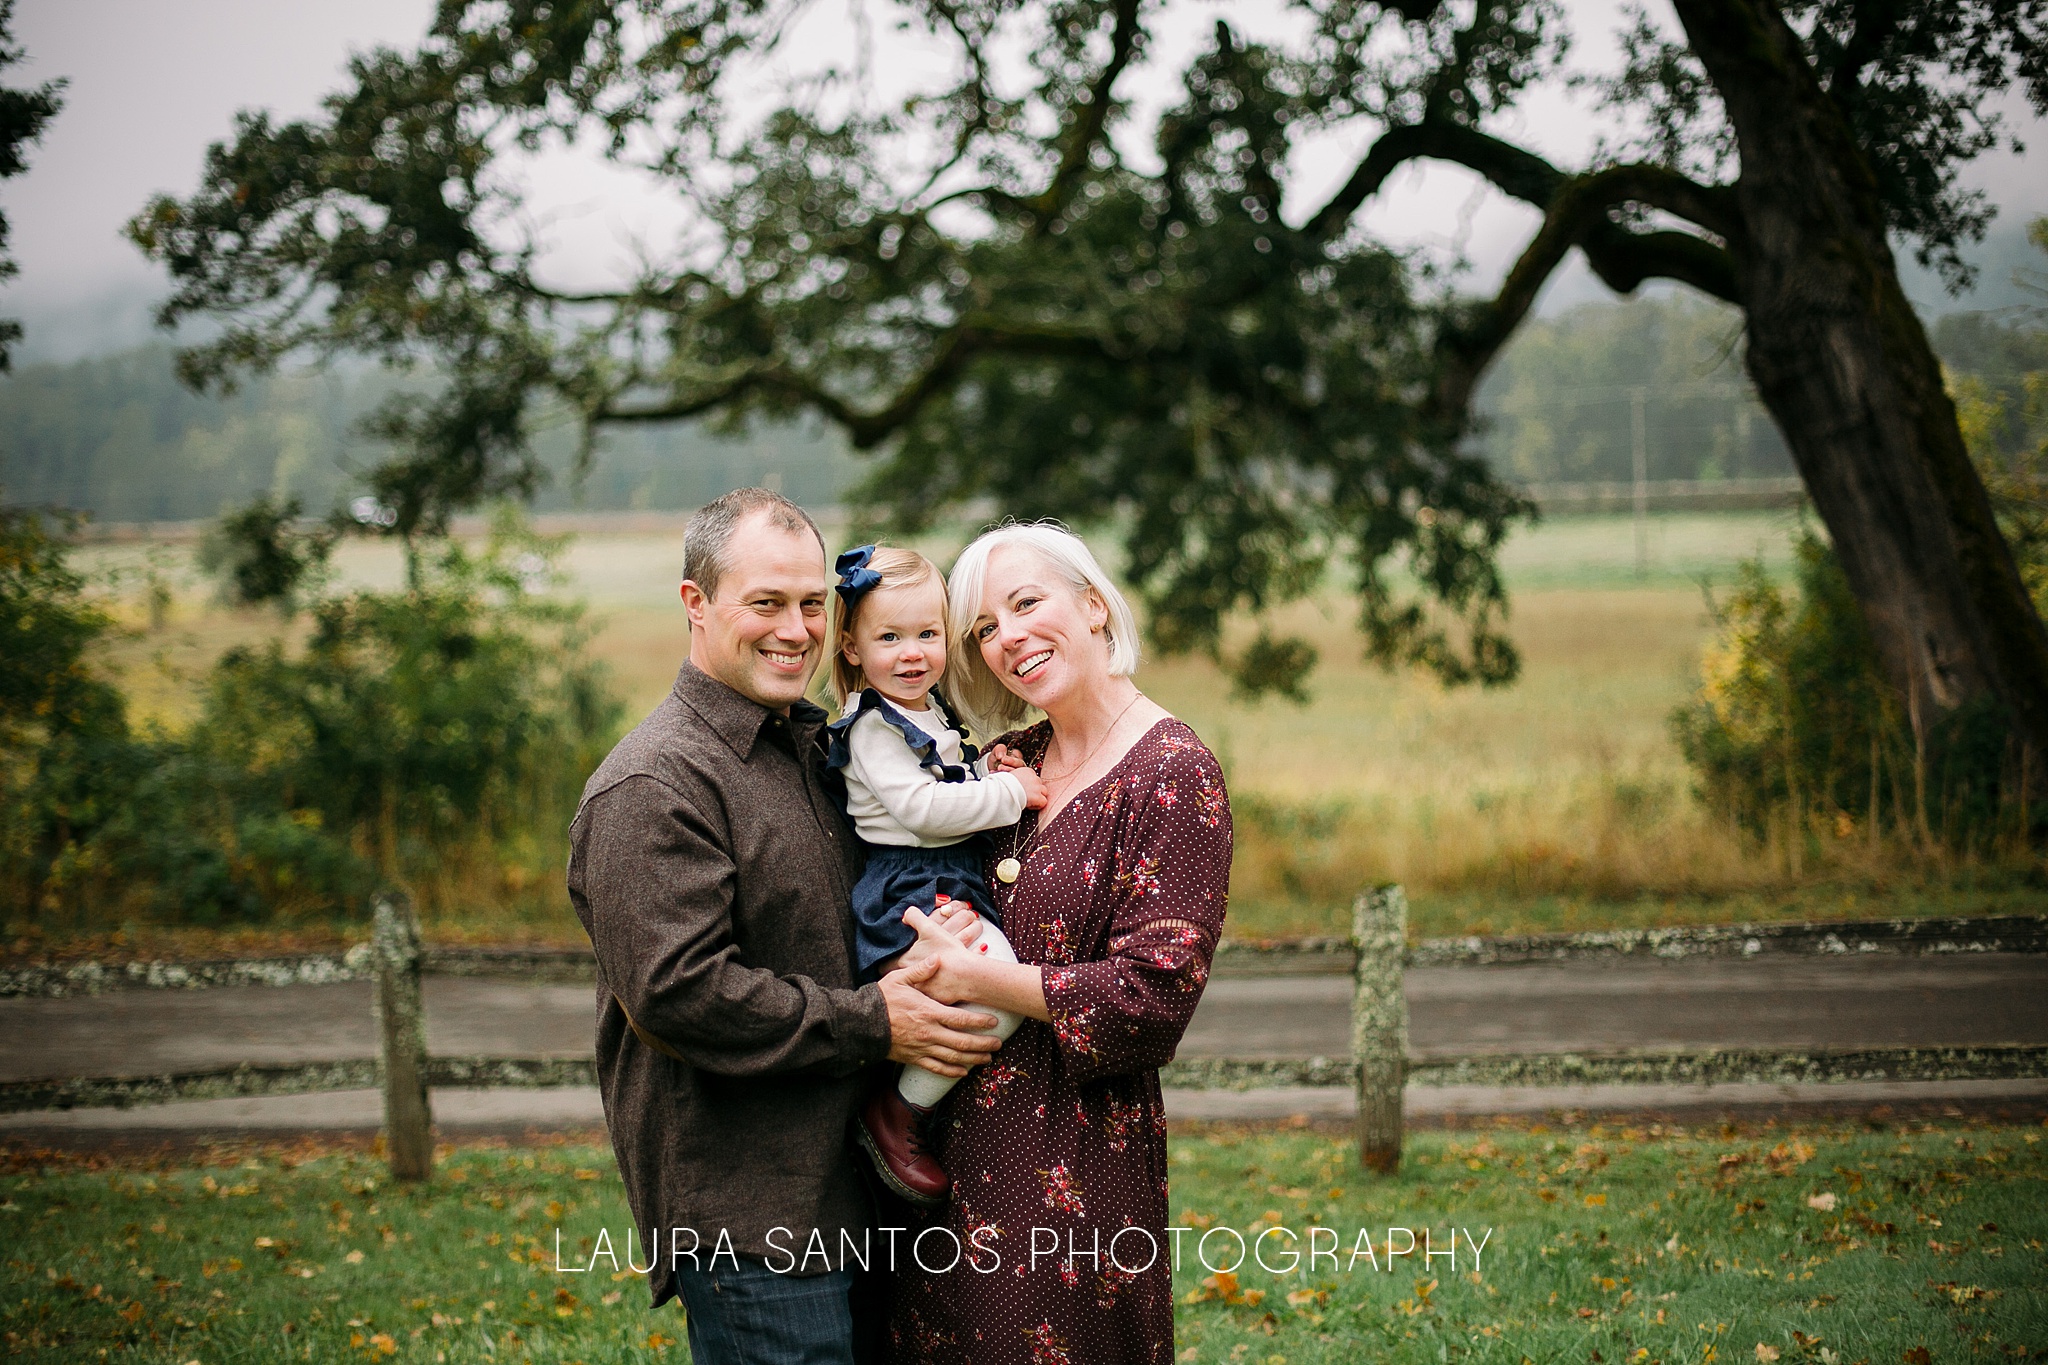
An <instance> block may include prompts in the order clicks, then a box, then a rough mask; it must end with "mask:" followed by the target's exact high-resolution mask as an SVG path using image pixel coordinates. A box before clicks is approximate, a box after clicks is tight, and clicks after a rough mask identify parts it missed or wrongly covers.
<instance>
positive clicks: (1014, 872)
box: [996, 858, 1024, 883]
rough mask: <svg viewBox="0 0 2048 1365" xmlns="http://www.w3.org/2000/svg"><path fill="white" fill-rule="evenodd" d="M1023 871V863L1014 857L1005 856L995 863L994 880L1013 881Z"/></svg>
mask: <svg viewBox="0 0 2048 1365" xmlns="http://www.w3.org/2000/svg"><path fill="white" fill-rule="evenodd" d="M1023 872H1024V864H1022V863H1020V862H1018V861H1017V860H1016V859H1015V858H1005V859H1003V860H1002V861H1001V862H999V863H997V864H996V880H997V881H999V882H1005V883H1008V882H1014V881H1016V880H1017V878H1018V877H1019V876H1021V875H1022V874H1023Z"/></svg>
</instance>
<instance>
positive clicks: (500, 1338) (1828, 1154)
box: [0, 1123, 2048, 1365]
mask: <svg viewBox="0 0 2048 1365" xmlns="http://www.w3.org/2000/svg"><path fill="white" fill-rule="evenodd" d="M2042 1136H2043V1133H2042V1130H2040V1129H2027V1128H2019V1127H2012V1126H1990V1125H1970V1124H1961V1123H1958V1124H1952V1125H1933V1126H1929V1125H1915V1126H1911V1127H1910V1128H1907V1127H1901V1128H1899V1129H1896V1130H1889V1131H1884V1130H1873V1129H1871V1128H1868V1127H1863V1126H1828V1125H1806V1126H1795V1127H1787V1128H1777V1127H1763V1128H1752V1129H1745V1130H1740V1131H1738V1130H1736V1129H1733V1128H1722V1129H1710V1130H1693V1131H1686V1130H1681V1129H1667V1128H1661V1127H1650V1128H1646V1129H1634V1128H1626V1129H1608V1128H1601V1127H1599V1126H1595V1127H1592V1128H1590V1129H1583V1128H1582V1129H1576V1130H1557V1131H1550V1130H1546V1129H1545V1128H1543V1127H1541V1126H1537V1127H1534V1128H1529V1129H1508V1128H1502V1129H1499V1130H1496V1131H1491V1132H1486V1133H1484V1134H1483V1135H1474V1134H1469V1133H1468V1134H1457V1133H1424V1134H1418V1135H1415V1136H1414V1137H1412V1138H1411V1141H1410V1146H1409V1151H1408V1160H1407V1164H1406V1166H1405V1168H1404V1169H1403V1171H1402V1173H1401V1174H1400V1175H1399V1176H1398V1177H1395V1178H1392V1179H1378V1178H1373V1177H1368V1176H1365V1175H1363V1174H1362V1173H1361V1172H1360V1171H1359V1170H1358V1169H1357V1167H1356V1166H1355V1164H1354V1161H1353V1157H1352V1153H1351V1149H1350V1147H1349V1145H1348V1144H1347V1143H1346V1142H1344V1141H1341V1140H1337V1139H1334V1138H1332V1137H1330V1136H1328V1135H1326V1134H1320V1133H1316V1132H1312V1131H1301V1130H1293V1131H1287V1130H1282V1131H1272V1130H1211V1131H1200V1132H1183V1133H1179V1134H1176V1136H1175V1137H1174V1138H1173V1141H1172V1157H1171V1163H1172V1166H1171V1169H1172V1208H1173V1211H1174V1216H1175V1220H1176V1222H1178V1223H1179V1224H1181V1225H1184V1226H1189V1227H1194V1228H1207V1227H1210V1226H1229V1227H1233V1228H1237V1229H1240V1230H1242V1231H1245V1232H1250V1233H1253V1234H1254V1235H1255V1234H1256V1232H1257V1231H1259V1230H1262V1229H1264V1228H1266V1227H1269V1226H1274V1225H1278V1226H1283V1227H1286V1228H1289V1229H1292V1230H1294V1231H1296V1232H1297V1233H1302V1232H1305V1231H1306V1229H1308V1228H1309V1227H1310V1226H1311V1225H1316V1224H1319V1225H1321V1226H1323V1227H1326V1228H1330V1229H1333V1230H1335V1231H1336V1232H1337V1234H1338V1237H1339V1243H1340V1245H1341V1246H1342V1248H1343V1259H1342V1261H1340V1263H1339V1264H1338V1266H1337V1267H1336V1268H1335V1269H1333V1268H1332V1267H1331V1264H1330V1262H1329V1261H1328V1260H1327V1258H1326V1259H1324V1260H1321V1261H1319V1262H1318V1264H1317V1265H1316V1266H1315V1267H1314V1268H1313V1270H1311V1271H1303V1270H1296V1271H1295V1272H1294V1273H1291V1274H1279V1275H1275V1274H1268V1273H1266V1272H1264V1271H1262V1270H1259V1269H1256V1268H1254V1267H1246V1268H1244V1269H1241V1270H1240V1271H1238V1272H1237V1274H1236V1277H1235V1280H1234V1281H1232V1280H1228V1279H1225V1278H1223V1277H1220V1276H1216V1277H1212V1276H1210V1275H1208V1273H1207V1271H1206V1270H1205V1269H1204V1267H1202V1266H1200V1265H1198V1264H1196V1263H1195V1262H1194V1259H1193V1248H1194V1242H1193V1240H1192V1239H1188V1240H1186V1241H1185V1243H1184V1251H1185V1253H1186V1258H1185V1263H1184V1265H1183V1267H1182V1269H1181V1270H1180V1271H1179V1272H1178V1274H1177V1276H1176V1281H1175V1288H1176V1293H1177V1295H1178V1296H1179V1297H1180V1298H1181V1300H1182V1305H1181V1307H1180V1310H1179V1319H1178V1327H1177V1331H1178V1341H1177V1343H1176V1349H1177V1355H1178V1359H1179V1360H1181V1361H1184V1362H1214V1363H1215V1365H1322V1363H1323V1362H1329V1363H1330V1365H1337V1362H1351V1361H1355V1360H1358V1359H1362V1358H1364V1359H1373V1360H1381V1361H1389V1362H1405V1361H1415V1362H1441V1361H1448V1360H1469V1361H1480V1362H1496V1361H1498V1362H1507V1363H1508V1365H1515V1363H1516V1362H1520V1361H1522V1360H1524V1359H1525V1358H1526V1359H1529V1360H1533V1361H1544V1362H1549V1361H1558V1360H1572V1361H1588V1362H1594V1361H1600V1362H1609V1363H1610V1365H1613V1363H1618V1362H1641V1363H1642V1365H1647V1363H1648V1362H1651V1361H1657V1362H1671V1363H1674V1365H1675V1362H1681V1361H1684V1362H1696V1361H1708V1360H1715V1359H1719V1360H1722V1361H1728V1362H1734V1361H1738V1360H1739V1361H1742V1362H1745V1363H1746V1362H1750V1361H1758V1360H1769V1359H1782V1360H1784V1361H1787V1362H1791V1361H1816V1362H1822V1365H1828V1363H1829V1362H1835V1361H1840V1362H1845V1363H1846V1362H1854V1361H1869V1362H1879V1361H1882V1362H1896V1361H1899V1360H1902V1359H1905V1360H1926V1359H1932V1360H1962V1359H1986V1360H1990V1359H2000V1358H2008V1357H2011V1356H2015V1355H2020V1354H2024V1352H2023V1350H2022V1348H2027V1349H2031V1350H2033V1351H2036V1352H2040V1351H2042V1350H2044V1349H2048V1261H2044V1255H2043V1250H2042V1247H2043V1241H2044V1239H2048V1157H2044V1152H2043V1143H2042V1142H2041V1138H2042ZM0 1189H4V1198H0V1217H4V1218H5V1219H6V1220H7V1222H6V1223H5V1224H4V1226H6V1227H7V1228H8V1229H9V1236H8V1238H7V1241H8V1252H7V1260H6V1267H5V1271H4V1279H0V1298H4V1306H0V1332H4V1340H5V1342H6V1346H7V1352H8V1354H9V1355H10V1356H12V1357H14V1358H17V1359H22V1360H30V1361H51V1362H56V1361H63V1362H76V1361H84V1360H98V1359H101V1358H106V1359H119V1360H129V1361H138V1362H164V1363H165V1365H182V1362H186V1361H191V1360H198V1361H201V1362H203V1365H215V1362H233V1361H255V1360H263V1361H270V1360H284V1359H295V1360H313V1361H335V1360H359V1361H360V1360H371V1361H376V1360H385V1359H391V1360H397V1361H433V1362H437V1363H438V1362H483V1361H493V1362H516V1361H527V1360H531V1361H535V1362H566V1361H571V1360H576V1361H583V1362H586V1365H598V1363H599V1362H607V1361H625V1360H647V1359H672V1360H682V1359H686V1358H687V1348H686V1347H685V1346H683V1345H682V1344H681V1342H680V1339H681V1338H682V1336H683V1329H682V1322H681V1319H680V1316H679V1315H678V1314H677V1313H676V1312H675V1311H674V1310H673V1309H665V1310H663V1311H661V1312H658V1313H650V1312H649V1311H648V1310H647V1308H646V1306H645V1303H646V1300H645V1297H644V1290H643V1288H642V1287H641V1286H640V1284H639V1283H637V1277H635V1276H633V1275H632V1274H630V1272H624V1271H621V1272H620V1273H619V1274H618V1275H616V1276H614V1275H613V1274H612V1273H611V1271H610V1267H609V1266H608V1265H606V1264H605V1263H604V1262H602V1261H600V1262H599V1263H598V1269H597V1270H596V1272H594V1273H590V1274H558V1273H556V1271H555V1268H554V1267H555V1243H554V1237H555V1230H556V1229H557V1228H560V1229H561V1232H562V1261H563V1263H564V1264H565V1265H578V1264H584V1263H586V1262H587V1261H588V1260H589V1257H590V1254H591V1248H592V1243H593V1240H594V1239H595V1238H596V1236H597V1234H598V1231H599V1230H600V1229H606V1230H608V1231H609V1232H610V1234H611V1236H612V1238H613V1239H614V1240H615V1241H616V1240H618V1239H620V1238H622V1237H623V1234H624V1229H625V1228H626V1226H627V1219H626V1216H625V1213H624V1209H623V1206H622V1201H621V1191H620V1187H619V1184H618V1180H617V1177H616V1175H615V1173H614V1170H613V1166H612V1162H611V1158H610V1155H609V1153H608V1152H607V1151H605V1150H604V1149H602V1148H597V1147H579V1146H563V1147H541V1148H528V1149H505V1148H502V1147H500V1148H491V1147H468V1148H462V1149H457V1150H455V1151H453V1152H450V1153H446V1154H445V1155H444V1158H443V1161H442V1164H441V1166H440V1169H439V1171H438V1172H437V1174H436V1177H435V1179H434V1181H433V1182H432V1183H431V1184H430V1185H428V1186H426V1187H425V1188H402V1187H395V1186H393V1185H391V1184H390V1183H389V1181H388V1180H387V1178H386V1176H385V1173H384V1171H383V1168H382V1166H381V1164H379V1163H378V1162H376V1161H375V1160H373V1159H372V1158H370V1157H369V1156H368V1155H366V1154H363V1153H361V1152H348V1151H335V1150H321V1149H301V1150H299V1151H298V1152H297V1153H296V1154H291V1153H280V1152H278V1151H275V1150H272V1151H267V1152H264V1151H255V1152H254V1154H241V1153H238V1154H235V1155H231V1156H228V1157H226V1158H223V1159H216V1160H215V1161H214V1162H213V1163H212V1164H206V1163H202V1162H190V1163H186V1164H182V1165H179V1164H171V1165H157V1166H151V1167H135V1166H130V1167H127V1168H121V1167H102V1168H99V1169H93V1168H91V1167H90V1166H89V1165H81V1164H79V1163H76V1162H72V1163H68V1164H66V1163H57V1164H49V1165H43V1164H39V1163H38V1161H37V1160H36V1159H35V1158H33V1157H29V1158H22V1157H17V1158H16V1165H15V1169H13V1170H12V1171H11V1172H10V1173H9V1174H8V1175H7V1176H6V1177H5V1178H4V1181H0ZM1828 1195H1832V1196H1833V1205H1834V1206H1833V1207H1832V1208H1821V1207H1816V1206H1815V1200H1816V1199H1817V1198H1818V1199H1819V1202H1820V1203H1821V1204H1826V1203H1828V1202H1829V1201H1828V1200H1827V1199H1826V1198H1825V1196H1828ZM1454 1227H1455V1228H1462V1229H1467V1230H1469V1233H1470V1236H1469V1238H1467V1239H1465V1240H1463V1241H1460V1243H1459V1245H1460V1247H1461V1253H1460V1256H1459V1258H1458V1261H1457V1263H1456V1265H1455V1267H1453V1266H1452V1265H1450V1263H1448V1262H1447V1261H1446V1260H1444V1259H1443V1258H1441V1257H1439V1258H1438V1259H1437V1260H1435V1261H1433V1262H1431V1263H1430V1264H1429V1265H1427V1266H1425V1265H1422V1264H1420V1263H1419V1258H1418V1257H1415V1256H1397V1257H1392V1258H1389V1257H1388V1256H1387V1254H1386V1253H1387V1242H1388V1239H1389V1237H1390V1236H1391V1237H1392V1238H1393V1240H1394V1246H1395V1249H1396V1250H1398V1249H1400V1247H1401V1245H1402V1243H1403V1242H1404V1241H1405V1237H1404V1235H1403V1234H1401V1233H1398V1232H1396V1233H1391V1234H1390V1232H1389V1229H1392V1228H1406V1229H1412V1230H1413V1231H1414V1233H1415V1235H1416V1236H1417V1237H1418V1238H1420V1237H1421V1235H1422V1232H1423V1230H1424V1229H1425V1228H1426V1229H1429V1230H1430V1236H1431V1238H1432V1241H1431V1248H1432V1249H1434V1250H1437V1251H1441V1250H1442V1248H1443V1245H1444V1240H1445V1238H1446V1237H1448V1236H1451V1235H1452V1234H1451V1232H1450V1230H1451V1229H1452V1228H1454ZM1360 1229H1368V1230H1370V1233H1371V1237H1372V1240H1373V1241H1374V1243H1375V1251H1376V1253H1377V1256H1376V1261H1377V1264H1378V1265H1379V1266H1380V1268H1379V1269H1377V1270H1375V1269H1373V1268H1372V1266H1371V1265H1370V1264H1368V1263H1367V1262H1366V1261H1365V1260H1364V1259H1363V1258H1361V1259H1359V1260H1358V1261H1357V1263H1356V1264H1355V1265H1352V1264H1349V1262H1350V1258H1351V1253H1352V1251H1353V1250H1354V1248H1355V1247H1356V1246H1357V1245H1358V1235H1359V1230H1360ZM1472 1240H1478V1241H1480V1242H1481V1243H1482V1246H1483V1248H1484V1249H1483V1253H1482V1255H1481V1258H1480V1260H1479V1262H1478V1264H1477V1266H1475V1265H1474V1264H1473V1260H1472V1256H1471V1252H1470V1242H1471V1241H1472ZM1284 1244H1285V1239H1284V1238H1283V1237H1281V1236H1280V1235H1278V1234H1275V1235H1273V1236H1271V1237H1269V1238H1268V1239H1267V1241H1266V1243H1265V1249H1266V1252H1267V1259H1268V1261H1269V1262H1270V1263H1271V1264H1273V1265H1275V1266H1281V1267H1283V1268H1284V1266H1285V1262H1286V1258H1285V1256H1284ZM1320 1245H1321V1246H1324V1247H1327V1246H1328V1245H1329V1242H1328V1241H1327V1239H1326V1238H1325V1239H1322V1240H1321V1241H1320ZM1209 1249H1210V1258H1211V1263H1212V1264H1227V1263H1228V1262H1227V1260H1226V1259H1225V1256H1224V1253H1225V1252H1226V1251H1227V1252H1229V1253H1230V1255H1231V1256H1232V1257H1234V1255H1235V1251H1234V1244H1233V1243H1232V1242H1231V1240H1230V1239H1229V1238H1228V1237H1224V1236H1217V1237H1215V1238H1212V1239H1211V1241H1210V1243H1209ZM650 1341H652V1343H653V1344H652V1346H651V1347H650ZM1759 1345H1761V1346H1763V1347H1765V1348H1767V1349H1768V1350H1769V1351H1775V1352H1777V1353H1778V1355H1777V1356H1775V1357H1773V1356H1769V1355H1767V1354H1764V1353H1760V1352H1759V1351H1758V1349H1757V1348H1758V1346H1759ZM1923 1348H1924V1349H1925V1350H1926V1351H1927V1352H1928V1354H1927V1355H1926V1356H1917V1355H1911V1354H1908V1353H1910V1352H1916V1351H1919V1350H1921V1349H1923ZM103 1353H104V1355H103Z"/></svg>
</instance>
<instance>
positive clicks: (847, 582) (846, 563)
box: [832, 545, 882, 611]
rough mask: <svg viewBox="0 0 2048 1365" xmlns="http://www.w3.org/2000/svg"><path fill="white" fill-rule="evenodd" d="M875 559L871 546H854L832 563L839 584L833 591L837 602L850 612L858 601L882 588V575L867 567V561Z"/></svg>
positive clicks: (873, 548)
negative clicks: (842, 603)
mask: <svg viewBox="0 0 2048 1365" xmlns="http://www.w3.org/2000/svg"><path fill="white" fill-rule="evenodd" d="M874 557H875V547H874V546H872V545H856V546H854V547H853V548H852V549H851V550H848V551H847V552H846V553H845V554H843V555H841V556H839V558H838V559H837V560H836V561H835V562H834V563H833V565H832V567H833V568H835V569H837V570H838V571H839V583H838V585H837V587H836V589H835V591H837V592H838V594H839V600H840V601H842V602H844V603H845V604H846V609H847V610H848V611H852V610H853V609H854V607H855V606H856V605H857V604H858V603H859V602H860V599H861V598H863V597H865V596H867V595H868V594H869V593H871V592H873V591H874V590H875V589H876V588H879V587H881V586H882V575H881V574H880V573H878V572H876V571H875V570H873V569H870V568H869V567H868V561H869V560H871V559H873V558H874Z"/></svg>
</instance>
